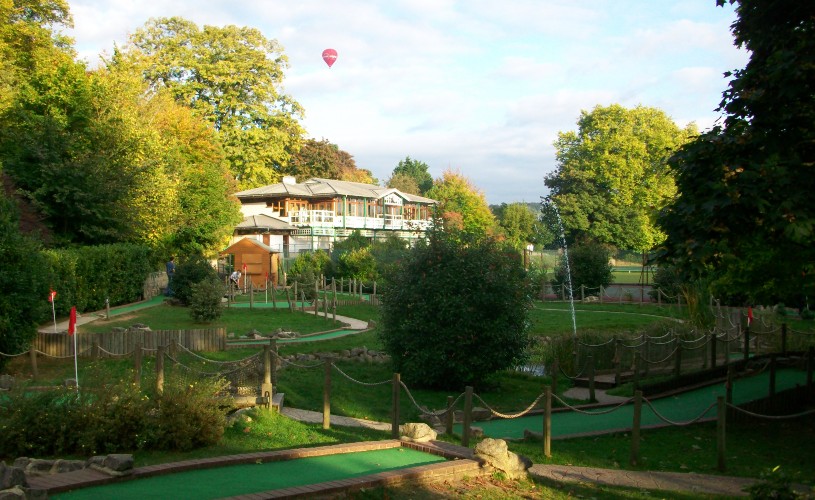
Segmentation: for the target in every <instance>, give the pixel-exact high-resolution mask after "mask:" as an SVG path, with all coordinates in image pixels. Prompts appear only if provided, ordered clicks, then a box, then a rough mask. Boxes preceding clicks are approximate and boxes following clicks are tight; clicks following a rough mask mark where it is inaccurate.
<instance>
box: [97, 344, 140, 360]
mask: <svg viewBox="0 0 815 500" xmlns="http://www.w3.org/2000/svg"><path fill="white" fill-rule="evenodd" d="M99 352H103V353H105V354H107V355H108V356H113V357H118V358H126V357H128V356H132V355H133V353H134V352H136V350H135V349H133V350H132V351H130V352H125V353H118V352H110V351H108V350H107V349H105V348H104V347H102V346H99Z"/></svg>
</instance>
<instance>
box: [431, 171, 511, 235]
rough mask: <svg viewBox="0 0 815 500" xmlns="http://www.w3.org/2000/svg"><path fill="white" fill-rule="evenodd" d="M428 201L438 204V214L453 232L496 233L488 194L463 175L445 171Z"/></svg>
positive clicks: (435, 183)
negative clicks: (487, 198) (486, 195)
mask: <svg viewBox="0 0 815 500" xmlns="http://www.w3.org/2000/svg"><path fill="white" fill-rule="evenodd" d="M427 197H428V198H432V199H434V200H436V201H438V206H437V210H438V213H439V215H440V218H441V220H442V222H443V224H444V225H445V226H446V227H448V228H449V229H451V230H452V229H456V230H460V231H463V232H465V233H469V234H473V235H481V236H484V235H487V234H490V233H491V232H492V229H493V226H494V225H495V216H494V215H492V212H491V211H490V207H489V205H487V200H486V198H485V197H484V193H483V192H481V191H480V190H478V189H477V188H476V187H475V186H473V184H472V183H471V182H470V180H469V179H467V178H466V177H464V176H463V175H462V174H461V173H460V172H455V171H453V170H447V171H445V172H444V173H443V174H442V177H441V179H437V180H436V181H434V182H433V187H432V188H431V189H430V191H428V192H427Z"/></svg>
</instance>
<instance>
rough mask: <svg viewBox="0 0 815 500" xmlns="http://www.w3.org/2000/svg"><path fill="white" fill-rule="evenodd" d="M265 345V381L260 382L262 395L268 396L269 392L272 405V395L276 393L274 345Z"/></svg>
mask: <svg viewBox="0 0 815 500" xmlns="http://www.w3.org/2000/svg"><path fill="white" fill-rule="evenodd" d="M271 342H274V341H270V343H269V345H265V346H263V383H262V384H260V395H261V397H266V395H267V394H268V397H269V398H270V399H269V402H268V403H269V407H271V405H272V400H271V397H272V395H273V394H274V386H273V385H272V345H271Z"/></svg>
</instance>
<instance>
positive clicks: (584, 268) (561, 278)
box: [552, 241, 614, 294]
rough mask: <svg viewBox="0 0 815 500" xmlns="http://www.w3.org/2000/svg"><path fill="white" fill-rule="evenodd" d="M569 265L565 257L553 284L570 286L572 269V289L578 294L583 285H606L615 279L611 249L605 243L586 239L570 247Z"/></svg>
mask: <svg viewBox="0 0 815 500" xmlns="http://www.w3.org/2000/svg"><path fill="white" fill-rule="evenodd" d="M568 253H569V266H568V268H567V266H566V262H565V260H566V259H565V258H562V259H561V263H560V265H559V266H558V268H557V269H555V276H554V279H553V280H552V281H553V283H552V284H553V285H554V286H555V287H559V286H561V285H562V284H564V283H565V284H566V285H567V286H568V271H571V281H572V290H573V291H574V293H575V294H576V293H577V292H578V291H579V290H580V287H581V286H585V287H586V288H590V289H591V288H599V287H601V286H603V287H606V286H608V285H610V284H611V282H612V281H614V275H613V274H612V272H611V271H612V267H611V263H610V259H611V251H610V250H609V249H608V247H606V246H605V245H602V244H600V243H596V242H592V241H584V242H581V243H578V244H576V245H574V246H573V247H572V248H569V251H568Z"/></svg>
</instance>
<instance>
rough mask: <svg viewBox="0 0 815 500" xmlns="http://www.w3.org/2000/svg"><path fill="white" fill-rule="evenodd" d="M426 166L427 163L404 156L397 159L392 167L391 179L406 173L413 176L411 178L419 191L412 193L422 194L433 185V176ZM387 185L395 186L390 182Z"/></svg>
mask: <svg viewBox="0 0 815 500" xmlns="http://www.w3.org/2000/svg"><path fill="white" fill-rule="evenodd" d="M428 168H429V167H428V166H427V163H425V162H423V161H419V160H414V159H413V158H411V157H410V156H405V159H404V160H399V164H397V165H396V168H394V169H393V173H392V174H391V179H393V178H394V177H396V176H399V175H406V176H408V177H411V178H413V180H414V181H416V186H417V187H418V188H419V191H418V192H416V193H412V194H419V195H422V196H424V195H426V194H427V192H428V191H430V189H431V188H432V187H433V176H431V175H430V172H428V171H427V169H428ZM388 186H390V187H396V186H391V185H390V184H388ZM397 189H399V188H397Z"/></svg>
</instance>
